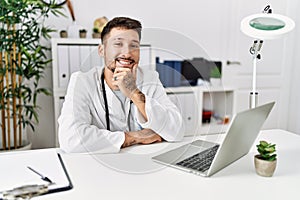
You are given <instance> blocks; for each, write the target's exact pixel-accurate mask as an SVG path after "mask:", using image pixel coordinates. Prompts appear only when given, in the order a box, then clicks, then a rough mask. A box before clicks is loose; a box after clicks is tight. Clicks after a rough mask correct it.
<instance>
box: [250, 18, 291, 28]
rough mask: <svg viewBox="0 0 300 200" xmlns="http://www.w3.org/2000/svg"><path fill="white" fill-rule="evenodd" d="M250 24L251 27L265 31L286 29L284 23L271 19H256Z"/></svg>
mask: <svg viewBox="0 0 300 200" xmlns="http://www.w3.org/2000/svg"><path fill="white" fill-rule="evenodd" d="M249 24H250V26H251V27H253V28H255V29H259V30H263V31H273V30H278V29H282V28H283V27H285V23H284V22H283V21H281V20H279V19H274V18H269V17H258V18H254V19H252V20H251V21H250V22H249Z"/></svg>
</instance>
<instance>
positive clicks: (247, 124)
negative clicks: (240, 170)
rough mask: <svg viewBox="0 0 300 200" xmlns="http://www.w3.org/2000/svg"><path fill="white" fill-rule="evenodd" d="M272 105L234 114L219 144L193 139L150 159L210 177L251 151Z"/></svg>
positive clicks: (272, 103)
mask: <svg viewBox="0 0 300 200" xmlns="http://www.w3.org/2000/svg"><path fill="white" fill-rule="evenodd" d="M274 104H275V102H271V103H268V104H265V105H262V106H259V107H256V108H253V109H249V110H246V111H243V112H240V113H237V114H236V115H235V117H234V118H233V120H232V121H231V124H230V126H229V128H228V130H227V132H226V135H225V138H224V140H223V142H222V144H217V143H213V142H208V141H204V140H196V141H194V142H192V143H189V144H186V145H183V146H181V147H178V148H176V149H173V150H170V151H168V152H165V153H162V154H160V155H157V156H154V157H152V160H153V161H155V162H158V163H161V164H164V165H167V166H171V167H174V168H177V169H181V170H184V171H187V172H190V173H194V174H196V175H201V176H211V175H213V174H214V173H216V172H218V171H219V170H221V169H223V168H224V167H226V166H228V165H229V164H231V163H233V162H234V161H236V160H238V159H239V158H241V157H242V156H244V155H246V154H247V153H248V152H249V151H250V148H251V147H252V145H253V143H254V142H255V140H256V138H257V136H258V134H259V131H260V129H261V127H262V125H263V123H264V122H265V120H266V119H267V117H268V115H269V113H270V112H271V110H272V108H273V106H274Z"/></svg>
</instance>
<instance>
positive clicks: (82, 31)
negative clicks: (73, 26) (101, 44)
mask: <svg viewBox="0 0 300 200" xmlns="http://www.w3.org/2000/svg"><path fill="white" fill-rule="evenodd" d="M86 32H87V30H85V29H80V30H79V33H86Z"/></svg>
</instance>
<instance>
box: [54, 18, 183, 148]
mask: <svg viewBox="0 0 300 200" xmlns="http://www.w3.org/2000/svg"><path fill="white" fill-rule="evenodd" d="M141 28H142V26H141V23H140V22H139V21H137V20H134V19H130V18H126V17H116V18H114V19H112V20H111V21H109V22H108V23H107V25H106V26H105V27H104V29H103V31H102V33H101V41H102V44H100V45H99V48H98V49H99V54H100V56H103V57H104V63H105V66H104V67H103V68H96V67H95V68H93V69H91V70H90V71H88V72H86V73H83V72H76V73H73V74H72V76H71V78H70V82H69V85H68V90H67V94H66V96H65V102H64V104H63V107H62V111H61V115H60V117H59V119H58V123H59V144H60V148H61V149H63V150H64V151H66V152H101V153H116V152H119V151H120V149H121V148H124V147H128V146H131V145H134V144H151V143H155V142H161V141H163V140H165V141H180V140H181V139H182V137H183V131H182V130H181V128H182V117H181V115H180V113H179V111H178V109H177V107H176V106H175V105H174V104H173V103H172V102H171V101H170V99H169V98H168V96H167V95H166V93H165V90H164V88H163V86H162V84H161V82H160V80H159V77H158V73H157V72H155V71H145V70H142V69H141V68H140V67H139V66H138V63H139V58H140V46H139V45H140V40H141Z"/></svg>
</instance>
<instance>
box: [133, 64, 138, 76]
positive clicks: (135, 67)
mask: <svg viewBox="0 0 300 200" xmlns="http://www.w3.org/2000/svg"><path fill="white" fill-rule="evenodd" d="M137 68H138V64H135V65H134V66H133V68H132V73H133V77H134V78H136V73H137Z"/></svg>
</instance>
